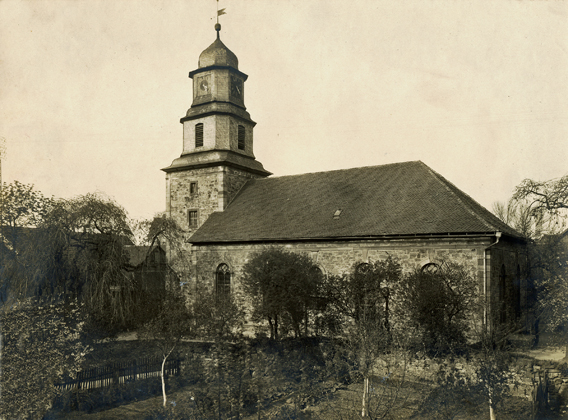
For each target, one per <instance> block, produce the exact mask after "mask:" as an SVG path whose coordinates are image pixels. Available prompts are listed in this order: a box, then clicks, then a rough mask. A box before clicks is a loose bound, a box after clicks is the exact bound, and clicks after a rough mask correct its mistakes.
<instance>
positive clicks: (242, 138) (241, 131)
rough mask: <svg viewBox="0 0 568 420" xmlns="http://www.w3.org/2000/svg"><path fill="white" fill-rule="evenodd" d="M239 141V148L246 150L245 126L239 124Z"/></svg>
mask: <svg viewBox="0 0 568 420" xmlns="http://www.w3.org/2000/svg"><path fill="white" fill-rule="evenodd" d="M237 140H238V141H237V142H238V148H239V150H245V126H244V125H239V127H238V130H237Z"/></svg>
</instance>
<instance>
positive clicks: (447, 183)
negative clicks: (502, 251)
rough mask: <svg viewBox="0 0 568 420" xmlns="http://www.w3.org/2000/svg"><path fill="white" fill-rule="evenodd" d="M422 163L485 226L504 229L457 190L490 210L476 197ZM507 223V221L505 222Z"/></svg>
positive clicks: (497, 229) (496, 229)
mask: <svg viewBox="0 0 568 420" xmlns="http://www.w3.org/2000/svg"><path fill="white" fill-rule="evenodd" d="M420 163H422V165H424V166H425V167H426V169H427V170H428V171H429V172H430V173H432V175H434V178H436V179H437V180H438V182H439V183H440V184H442V185H443V186H444V188H446V190H447V191H449V192H450V194H452V195H453V196H454V197H455V198H456V199H457V200H458V201H459V202H460V203H461V204H462V205H463V206H464V208H465V209H466V210H467V211H468V212H469V213H470V214H471V215H473V216H474V217H475V218H477V219H478V220H479V221H481V223H482V224H484V225H485V226H487V227H488V228H491V230H494V231H500V230H502V229H500V228H499V227H498V226H496V225H494V224H493V223H490V222H489V221H488V220H487V219H486V218H485V217H483V216H481V215H480V214H478V213H477V212H476V211H475V209H473V208H472V206H471V205H469V204H468V203H466V202H465V201H464V200H463V199H462V197H460V196H459V194H457V193H456V190H457V191H459V192H460V193H461V194H463V195H465V196H466V197H467V198H468V199H469V200H471V201H472V202H473V203H475V204H476V205H478V206H479V207H481V208H482V209H484V210H486V211H489V210H487V209H485V207H483V206H482V205H481V204H479V203H478V202H477V201H475V199H473V198H472V197H471V196H470V195H469V194H467V193H466V192H464V191H462V190H460V189H459V188H458V187H456V186H455V185H454V184H453V183H452V182H450V181H448V180H447V179H446V178H444V177H443V176H442V175H440V174H439V173H438V172H436V171H435V170H433V169H432V168H430V167H429V166H428V165H426V164H425V163H423V162H420ZM495 217H496V216H495ZM504 224H505V225H506V223H504ZM507 227H509V226H508V225H507Z"/></svg>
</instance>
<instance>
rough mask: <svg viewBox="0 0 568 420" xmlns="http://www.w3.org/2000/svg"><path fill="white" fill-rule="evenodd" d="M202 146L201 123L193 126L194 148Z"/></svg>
mask: <svg viewBox="0 0 568 420" xmlns="http://www.w3.org/2000/svg"><path fill="white" fill-rule="evenodd" d="M201 146H203V123H198V124H195V147H201Z"/></svg>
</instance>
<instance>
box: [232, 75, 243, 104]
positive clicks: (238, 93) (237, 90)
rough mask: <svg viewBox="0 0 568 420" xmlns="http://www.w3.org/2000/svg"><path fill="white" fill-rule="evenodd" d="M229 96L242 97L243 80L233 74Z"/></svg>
mask: <svg viewBox="0 0 568 420" xmlns="http://www.w3.org/2000/svg"><path fill="white" fill-rule="evenodd" d="M231 96H233V97H234V98H237V99H241V100H242V99H243V81H242V80H241V79H239V78H238V77H236V76H233V75H231Z"/></svg>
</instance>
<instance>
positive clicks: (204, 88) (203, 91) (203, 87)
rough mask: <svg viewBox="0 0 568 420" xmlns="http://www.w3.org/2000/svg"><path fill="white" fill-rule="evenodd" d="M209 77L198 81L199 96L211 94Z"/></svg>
mask: <svg viewBox="0 0 568 420" xmlns="http://www.w3.org/2000/svg"><path fill="white" fill-rule="evenodd" d="M210 89H211V88H210V87H209V76H203V77H200V78H199V79H197V96H203V95H207V94H208V93H211V92H210Z"/></svg>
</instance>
